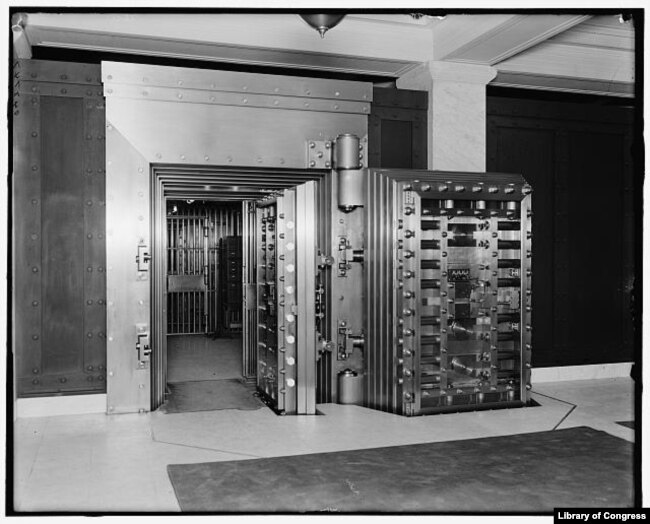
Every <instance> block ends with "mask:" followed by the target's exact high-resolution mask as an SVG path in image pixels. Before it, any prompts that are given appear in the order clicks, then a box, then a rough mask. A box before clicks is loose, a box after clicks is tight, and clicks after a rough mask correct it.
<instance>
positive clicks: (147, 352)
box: [135, 324, 151, 362]
mask: <svg viewBox="0 0 650 524" xmlns="http://www.w3.org/2000/svg"><path fill="white" fill-rule="evenodd" d="M135 328H136V337H137V341H136V343H135V349H136V351H137V352H138V362H148V361H149V359H150V358H151V341H150V338H149V330H148V329H147V325H146V324H136V326H135Z"/></svg>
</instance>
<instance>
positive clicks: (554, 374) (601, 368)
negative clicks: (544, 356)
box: [531, 362, 632, 385]
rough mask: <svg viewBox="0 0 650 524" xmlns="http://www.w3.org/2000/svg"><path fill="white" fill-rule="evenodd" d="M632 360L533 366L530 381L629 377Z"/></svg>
mask: <svg viewBox="0 0 650 524" xmlns="http://www.w3.org/2000/svg"><path fill="white" fill-rule="evenodd" d="M631 370H632V362H617V363H615V364H591V365H588V366H559V367H550V368H533V370H532V373H531V382H532V384H533V385H535V384H539V383H540V382H560V381H563V380H593V379H599V378H623V377H629V376H630V371H631Z"/></svg>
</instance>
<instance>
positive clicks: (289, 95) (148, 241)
mask: <svg viewBox="0 0 650 524" xmlns="http://www.w3.org/2000/svg"><path fill="white" fill-rule="evenodd" d="M102 80H103V83H104V94H105V96H106V118H107V120H106V162H107V177H108V179H110V182H108V184H107V191H106V194H107V206H106V207H107V216H108V220H109V222H110V223H111V227H110V231H111V235H110V236H109V237H108V244H107V259H108V262H107V266H109V268H110V269H109V271H108V274H107V278H108V282H107V284H108V289H109V294H110V297H111V298H109V299H108V300H109V302H110V304H109V305H108V314H107V324H108V327H107V330H108V332H109V340H108V347H109V353H110V357H109V361H110V362H109V368H110V369H109V371H111V372H112V374H110V375H109V377H108V378H107V380H108V382H109V385H108V403H109V408H112V409H109V412H132V411H139V410H145V411H148V410H149V409H151V408H155V407H157V406H158V405H159V403H160V401H161V398H162V396H163V393H164V383H165V380H166V379H165V366H166V357H165V349H164V348H165V338H166V335H165V333H164V328H163V327H162V326H163V324H164V322H165V320H164V316H163V314H162V313H161V312H162V310H163V309H165V306H163V305H162V304H163V302H162V300H163V293H164V278H165V277H164V275H166V268H165V267H164V264H162V263H161V262H160V261H159V260H158V261H157V260H156V259H157V258H160V257H163V258H164V256H165V252H164V250H163V251H161V248H160V246H161V245H162V242H163V240H162V236H163V234H162V233H161V232H162V231H164V230H165V229H164V228H165V224H164V221H163V219H162V218H161V204H160V202H162V201H163V199H164V198H166V197H170V198H173V197H184V198H190V199H192V198H199V196H201V198H205V199H206V200H207V199H215V200H221V199H227V200H234V201H242V200H245V199H257V198H260V197H261V196H263V195H264V191H265V190H268V188H270V189H271V190H273V185H275V187H278V186H277V184H276V182H274V181H273V180H272V176H271V177H269V176H268V175H271V174H273V172H274V171H273V170H280V169H282V170H285V172H284V180H286V182H287V183H286V185H284V186H283V187H285V188H286V187H290V186H293V185H296V183H299V182H301V181H302V180H305V178H304V177H305V174H304V172H302V173H301V172H295V173H294V172H293V171H292V170H305V169H307V168H308V167H309V165H308V153H307V150H306V147H305V143H306V141H307V140H308V139H310V138H314V137H318V138H319V139H320V140H329V141H332V140H334V139H335V138H336V136H337V135H339V134H341V133H354V134H357V135H358V136H365V135H366V133H367V116H366V112H365V111H364V108H365V107H366V106H368V103H369V102H370V101H371V99H372V91H371V85H370V84H367V83H360V82H339V81H331V80H325V79H305V78H301V79H297V78H295V77H282V76H276V75H253V74H248V73H236V72H218V71H210V70H196V69H185V68H169V67H160V66H148V65H140V64H126V63H124V64H117V63H107V62H104V63H103V65H102ZM128 86H130V87H128ZM133 86H135V87H136V88H137V89H135V90H134V89H133ZM149 89H151V93H152V94H153V96H154V99H149V98H148V97H149V96H150V95H149V94H144V92H145V91H147V92H148V91H149ZM227 93H238V97H237V100H233V99H232V96H231V95H226V94H227ZM246 93H248V94H250V95H255V96H252V98H251V99H250V101H251V102H252V103H253V105H261V106H263V107H250V105H249V103H248V102H249V101H248V100H247V101H246V102H245V101H244V99H245V98H248V96H247V95H246ZM170 95H173V96H170ZM179 95H180V96H179ZM258 95H260V96H261V97H262V98H258ZM210 97H214V100H211V99H210ZM158 98H159V99H158ZM275 101H277V102H278V103H277V104H275V103H274V102H275ZM298 102H300V103H301V104H302V106H301V107H299V105H296V104H298ZM312 103H315V106H316V109H317V110H312V106H311V104H312ZM368 107H369V106H368ZM280 123H281V124H280ZM279 131H280V132H279ZM158 168H160V169H161V171H160V175H156V174H152V175H150V174H151V173H152V172H155V170H156V169H158ZM247 170H248V173H247ZM276 174H277V173H276ZM204 176H205V178H203V177H204ZM321 176H322V173H320V172H319V171H318V170H314V171H313V174H311V175H310V177H311V178H319V177H321ZM301 177H302V178H301ZM179 182H180V185H176V186H175V187H174V188H173V189H172V188H171V185H172V184H176V183H179ZM186 182H187V183H189V184H190V187H184V184H185V183H186ZM212 183H214V184H215V186H216V187H214V188H212V186H211V185H212ZM283 183H284V182H283ZM167 184H169V187H170V192H169V194H167V195H165V194H164V189H163V188H164V186H165V185H167ZM224 186H229V187H224ZM150 194H151V195H153V196H154V202H153V203H150V202H149V195H150ZM155 200H158V202H159V203H155ZM162 216H164V213H163V215H162ZM152 219H153V220H154V222H153V227H151V224H150V220H152ZM151 233H153V237H154V238H153V239H152V238H150V236H151ZM140 240H143V241H144V242H143V243H144V245H147V246H152V256H153V259H152V273H153V274H154V275H155V277H154V278H155V281H153V283H152V282H150V281H149V279H148V276H147V277H146V279H142V277H138V275H137V274H136V273H137V271H134V265H135V256H136V254H137V252H136V246H137V245H138V243H139V242H140ZM152 240H154V241H155V242H156V244H155V245H154V244H152ZM150 291H153V302H152V303H150V299H149V296H150ZM165 313H166V312H165ZM149 320H151V321H152V343H153V353H152V361H151V366H152V369H151V376H152V377H153V381H154V382H153V384H154V387H153V389H152V388H150V384H149V382H150V370H149V369H146V368H141V367H139V364H138V362H137V360H136V356H135V355H134V353H135V351H134V350H133V349H132V348H134V343H135V342H134V340H133V335H132V334H131V331H130V330H125V329H124V326H127V325H129V324H133V323H135V322H146V321H149ZM111 337H112V338H111Z"/></svg>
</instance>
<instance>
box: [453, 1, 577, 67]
mask: <svg viewBox="0 0 650 524" xmlns="http://www.w3.org/2000/svg"><path fill="white" fill-rule="evenodd" d="M589 18H590V16H589V15H538V14H535V15H515V16H511V17H509V18H508V19H506V20H504V21H503V22H502V23H500V24H499V25H497V26H495V27H493V28H491V29H490V30H488V31H486V32H484V33H482V34H480V35H478V36H476V37H475V38H474V39H473V40H471V41H469V42H467V43H465V44H464V45H463V46H461V47H459V48H458V49H456V50H454V51H453V52H451V53H448V54H447V55H446V56H445V57H444V59H445V60H449V61H454V62H465V63H474V64H487V65H495V64H498V63H499V62H502V61H503V60H506V59H508V58H510V57H512V56H515V55H517V54H519V53H521V52H522V51H525V50H526V49H529V48H531V47H534V46H536V45H538V44H539V43H540V42H544V41H545V40H548V39H549V38H551V37H553V36H555V35H557V34H559V33H562V32H564V31H566V30H567V29H570V28H572V27H574V26H576V25H578V24H580V23H582V22H584V21H585V20H588V19H589Z"/></svg>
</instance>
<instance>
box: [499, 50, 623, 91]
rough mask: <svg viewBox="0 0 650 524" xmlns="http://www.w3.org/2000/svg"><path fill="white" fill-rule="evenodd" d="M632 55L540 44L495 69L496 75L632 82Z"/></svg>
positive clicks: (613, 51)
mask: <svg viewBox="0 0 650 524" xmlns="http://www.w3.org/2000/svg"><path fill="white" fill-rule="evenodd" d="M634 58H635V57H634V53H633V52H631V51H625V50H619V49H605V48H598V47H586V46H573V45H565V44H556V43H553V42H543V43H541V44H539V45H537V46H536V47H534V48H532V49H528V50H526V51H524V52H523V53H520V54H518V55H516V56H514V57H512V58H510V59H508V60H505V61H503V62H500V63H499V64H497V65H496V68H497V69H498V70H499V72H502V71H503V72H510V73H530V74H535V75H548V76H557V77H561V78H586V79H594V80H601V81H606V82H626V83H630V84H631V83H633V82H634V65H635V63H634Z"/></svg>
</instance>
